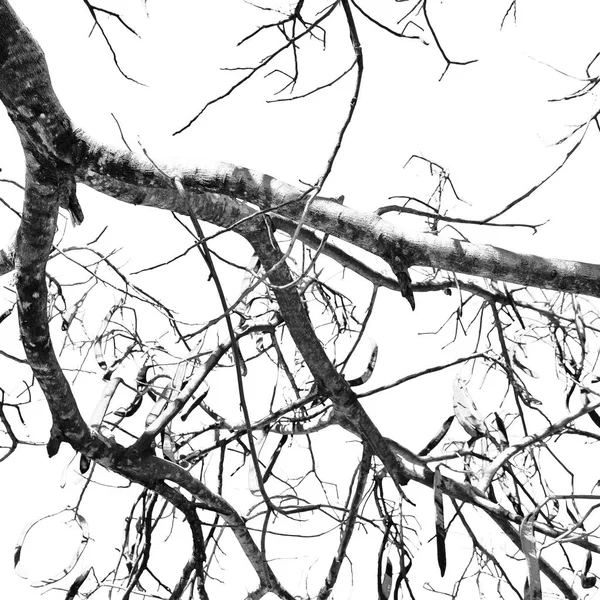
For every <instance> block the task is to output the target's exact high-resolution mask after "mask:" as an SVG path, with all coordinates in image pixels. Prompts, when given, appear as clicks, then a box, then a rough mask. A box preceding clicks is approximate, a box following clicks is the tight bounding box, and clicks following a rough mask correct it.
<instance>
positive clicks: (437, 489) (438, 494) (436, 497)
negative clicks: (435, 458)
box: [433, 466, 446, 577]
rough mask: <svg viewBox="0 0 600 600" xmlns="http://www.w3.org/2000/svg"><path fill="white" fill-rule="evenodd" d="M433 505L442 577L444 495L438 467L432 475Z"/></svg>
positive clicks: (444, 555) (444, 552)
mask: <svg viewBox="0 0 600 600" xmlns="http://www.w3.org/2000/svg"><path fill="white" fill-rule="evenodd" d="M433 503H434V505H435V541H436V545H437V560H438V565H439V567H440V574H441V575H442V577H443V576H444V574H445V573H446V528H445V527H444V494H443V493H442V474H441V472H440V468H439V466H438V467H436V469H435V473H434V475H433Z"/></svg>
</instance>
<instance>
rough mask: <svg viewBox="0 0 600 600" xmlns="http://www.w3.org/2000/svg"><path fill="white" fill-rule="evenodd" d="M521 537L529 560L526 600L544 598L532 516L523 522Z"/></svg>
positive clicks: (524, 552)
mask: <svg viewBox="0 0 600 600" xmlns="http://www.w3.org/2000/svg"><path fill="white" fill-rule="evenodd" d="M519 536H520V538H521V549H522V550H523V554H525V561H526V562H527V572H528V577H527V583H528V585H526V593H525V600H542V582H541V579H540V561H539V556H538V553H537V544H536V541H535V534H534V532H533V522H532V521H531V519H530V518H527V517H526V518H525V519H523V521H522V522H521V527H520V530H519Z"/></svg>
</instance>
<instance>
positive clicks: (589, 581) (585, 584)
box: [581, 575, 596, 590]
mask: <svg viewBox="0 0 600 600" xmlns="http://www.w3.org/2000/svg"><path fill="white" fill-rule="evenodd" d="M595 585H596V576H595V575H588V576H587V577H582V578H581V587H582V588H583V589H584V590H589V589H590V588H593V587H594V586H595Z"/></svg>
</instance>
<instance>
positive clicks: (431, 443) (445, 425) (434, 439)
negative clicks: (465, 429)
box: [419, 415, 454, 456]
mask: <svg viewBox="0 0 600 600" xmlns="http://www.w3.org/2000/svg"><path fill="white" fill-rule="evenodd" d="M452 421H454V415H452V416H450V417H448V418H447V419H446V420H445V421H444V422H443V423H442V426H441V427H440V429H439V431H438V432H437V433H436V434H435V435H434V436H433V437H432V438H431V440H429V442H428V443H427V445H426V446H425V448H423V450H421V452H419V456H426V455H427V454H429V453H430V452H431V451H432V450H433V449H434V448H435V447H436V446H437V445H438V444H439V443H440V442H441V441H442V439H443V438H444V436H445V435H446V433H448V429H450V425H452Z"/></svg>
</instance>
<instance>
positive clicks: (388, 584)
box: [381, 558, 394, 600]
mask: <svg viewBox="0 0 600 600" xmlns="http://www.w3.org/2000/svg"><path fill="white" fill-rule="evenodd" d="M393 575H394V569H393V567H392V561H391V560H390V559H389V558H388V559H387V563H386V565H385V574H384V576H383V581H382V582H381V597H382V600H388V598H389V597H390V594H391V593H392V577H393Z"/></svg>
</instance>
